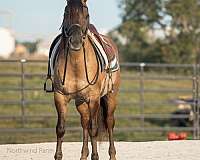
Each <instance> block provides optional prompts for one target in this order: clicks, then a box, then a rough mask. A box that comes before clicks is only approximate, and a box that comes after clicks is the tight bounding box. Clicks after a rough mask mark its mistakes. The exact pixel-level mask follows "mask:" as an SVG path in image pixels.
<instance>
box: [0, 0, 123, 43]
mask: <svg viewBox="0 0 200 160" xmlns="http://www.w3.org/2000/svg"><path fill="white" fill-rule="evenodd" d="M87 3H88V7H89V12H90V18H91V23H93V24H95V25H96V27H97V29H98V30H99V31H101V32H105V31H108V30H110V29H112V28H114V27H116V26H117V25H118V24H119V23H120V10H119V9H118V4H117V1H116V0H88V2H87ZM65 5H66V1H65V0H0V27H2V26H5V25H9V23H8V21H6V20H7V19H6V18H5V16H2V15H1V11H9V12H11V13H12V15H13V18H12V23H11V27H12V29H13V31H14V34H15V36H16V38H17V39H18V40H26V39H27V40H34V39H36V38H49V37H51V36H54V35H55V34H56V33H59V27H60V26H61V22H62V18H63V12H64V8H65Z"/></svg>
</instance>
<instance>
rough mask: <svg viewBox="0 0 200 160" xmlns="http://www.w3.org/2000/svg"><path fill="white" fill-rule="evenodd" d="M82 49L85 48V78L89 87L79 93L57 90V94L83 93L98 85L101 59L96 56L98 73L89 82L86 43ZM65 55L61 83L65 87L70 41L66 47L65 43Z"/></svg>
mask: <svg viewBox="0 0 200 160" xmlns="http://www.w3.org/2000/svg"><path fill="white" fill-rule="evenodd" d="M64 39H65V38H64ZM82 47H83V54H84V68H85V76H86V79H87V83H88V85H86V86H85V87H83V88H81V89H79V90H77V91H74V92H65V91H64V88H63V90H62V91H61V90H59V89H56V90H55V91H56V92H58V93H60V94H62V95H71V94H77V93H79V92H81V91H83V90H84V89H86V88H88V87H89V86H92V85H95V84H96V83H97V80H98V78H99V70H100V68H99V58H98V56H97V54H95V56H96V60H97V71H96V74H95V76H94V78H93V79H92V80H91V81H90V80H89V76H88V68H87V62H86V49H85V43H84V42H83V45H82ZM65 51H66V52H65ZM64 53H65V66H64V74H63V79H62V80H61V83H62V85H63V86H64V84H65V79H66V73H67V61H68V56H69V41H68V42H67V45H66V43H64Z"/></svg>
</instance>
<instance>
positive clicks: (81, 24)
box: [62, 0, 89, 51]
mask: <svg viewBox="0 0 200 160" xmlns="http://www.w3.org/2000/svg"><path fill="white" fill-rule="evenodd" d="M86 1H87V0H68V1H67V2H68V4H67V6H66V7H65V14H64V20H63V29H62V32H63V35H64V37H66V38H67V40H68V45H69V47H70V49H72V50H75V51H78V50H80V49H81V47H82V45H83V42H84V39H85V37H86V34H87V30H88V26H89V11H88V7H87V4H86Z"/></svg>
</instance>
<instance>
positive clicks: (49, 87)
mask: <svg viewBox="0 0 200 160" xmlns="http://www.w3.org/2000/svg"><path fill="white" fill-rule="evenodd" d="M44 91H46V92H47V93H50V92H54V87H53V81H52V78H51V76H47V78H46V81H45V83H44Z"/></svg>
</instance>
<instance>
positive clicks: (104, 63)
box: [50, 31, 119, 76]
mask: <svg viewBox="0 0 200 160" xmlns="http://www.w3.org/2000/svg"><path fill="white" fill-rule="evenodd" d="M88 36H89V37H90V38H91V39H92V40H93V42H94V44H95V46H94V47H95V50H97V51H96V52H97V53H96V54H98V57H99V61H100V65H101V71H104V70H105V69H108V68H110V69H111V71H112V72H115V71H117V70H119V62H118V60H117V58H116V56H115V58H114V59H113V60H112V61H111V62H110V64H109V63H108V58H107V55H106V53H105V51H104V49H103V47H102V46H101V44H100V43H99V42H98V41H97V40H96V38H95V36H94V35H93V33H91V32H90V31H88ZM102 39H103V37H102ZM60 43H61V38H60V39H59V40H58V42H57V43H56V45H55V46H54V48H53V51H52V54H51V57H50V69H51V75H52V76H53V75H54V62H55V59H56V57H57V50H58V47H59V45H60Z"/></svg>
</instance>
